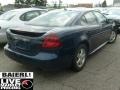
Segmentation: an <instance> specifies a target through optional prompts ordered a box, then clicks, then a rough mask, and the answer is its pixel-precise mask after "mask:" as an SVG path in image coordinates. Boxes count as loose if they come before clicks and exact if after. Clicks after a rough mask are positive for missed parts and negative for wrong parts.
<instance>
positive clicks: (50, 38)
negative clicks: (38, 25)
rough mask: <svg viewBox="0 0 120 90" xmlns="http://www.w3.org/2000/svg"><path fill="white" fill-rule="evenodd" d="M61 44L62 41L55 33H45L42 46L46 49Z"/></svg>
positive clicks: (57, 46)
mask: <svg viewBox="0 0 120 90" xmlns="http://www.w3.org/2000/svg"><path fill="white" fill-rule="evenodd" d="M61 46H62V43H61V41H60V39H59V37H58V36H57V35H56V34H50V35H47V36H46V37H45V38H44V41H43V44H42V47H43V48H47V49H52V48H59V47H61Z"/></svg>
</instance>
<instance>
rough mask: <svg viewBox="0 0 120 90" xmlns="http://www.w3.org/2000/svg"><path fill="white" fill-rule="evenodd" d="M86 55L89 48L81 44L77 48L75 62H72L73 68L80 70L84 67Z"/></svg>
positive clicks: (76, 70)
mask: <svg viewBox="0 0 120 90" xmlns="http://www.w3.org/2000/svg"><path fill="white" fill-rule="evenodd" d="M86 57H87V48H86V46H85V45H80V46H79V48H78V49H77V50H76V53H75V56H74V60H73V64H72V70H73V71H75V72H79V71H80V70H82V69H83V67H84V66H85V63H86Z"/></svg>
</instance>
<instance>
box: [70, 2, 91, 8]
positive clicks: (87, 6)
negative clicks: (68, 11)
mask: <svg viewBox="0 0 120 90" xmlns="http://www.w3.org/2000/svg"><path fill="white" fill-rule="evenodd" d="M69 7H86V8H92V7H93V4H92V3H85V4H84V3H83V4H77V5H74V4H70V5H69Z"/></svg>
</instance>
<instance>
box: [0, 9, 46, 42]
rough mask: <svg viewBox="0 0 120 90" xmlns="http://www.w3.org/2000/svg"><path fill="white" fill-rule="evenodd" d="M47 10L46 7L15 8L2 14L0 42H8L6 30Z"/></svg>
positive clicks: (0, 17) (0, 19)
mask: <svg viewBox="0 0 120 90" xmlns="http://www.w3.org/2000/svg"><path fill="white" fill-rule="evenodd" d="M45 12H47V10H46V9H38V8H23V9H15V10H11V11H8V12H5V13H4V14H2V15H0V43H3V42H7V38H6V30H7V29H8V28H10V27H17V26H19V25H20V26H22V25H23V24H24V23H25V22H27V21H29V20H31V19H33V18H35V17H37V16H39V15H41V14H42V13H45Z"/></svg>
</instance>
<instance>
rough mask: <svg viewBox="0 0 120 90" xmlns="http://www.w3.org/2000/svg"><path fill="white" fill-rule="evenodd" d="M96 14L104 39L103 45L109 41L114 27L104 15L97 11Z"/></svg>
mask: <svg viewBox="0 0 120 90" xmlns="http://www.w3.org/2000/svg"><path fill="white" fill-rule="evenodd" d="M94 14H95V16H96V17H97V20H98V22H99V25H100V27H101V35H102V37H103V38H102V43H104V42H106V41H108V40H109V37H110V35H111V31H112V25H111V24H109V23H108V22H107V19H106V17H105V16H104V15H102V14H101V13H99V12H96V11H95V12H94Z"/></svg>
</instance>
